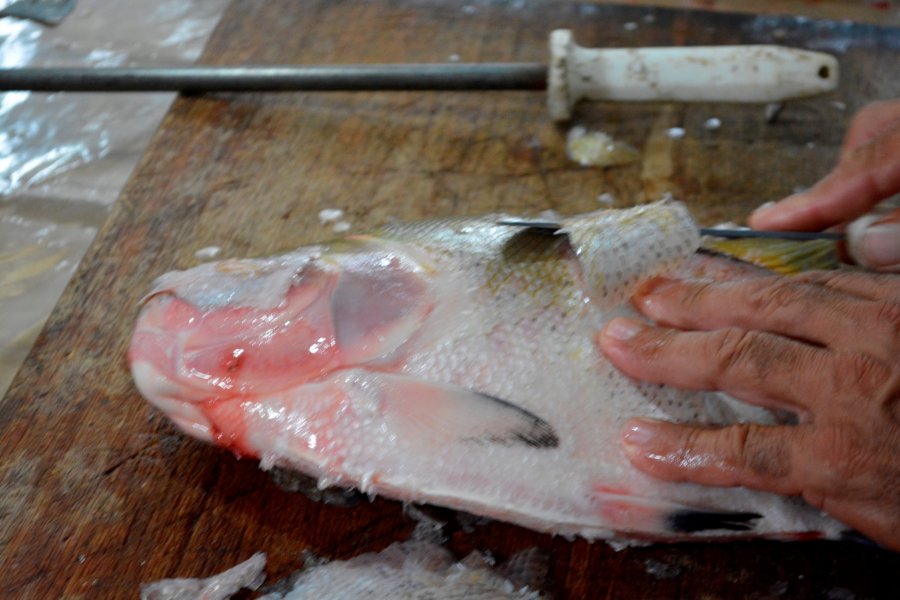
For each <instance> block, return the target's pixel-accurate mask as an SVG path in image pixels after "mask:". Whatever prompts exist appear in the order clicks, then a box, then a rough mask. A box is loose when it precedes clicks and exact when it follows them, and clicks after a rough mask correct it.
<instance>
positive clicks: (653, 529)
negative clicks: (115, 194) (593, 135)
mask: <svg viewBox="0 0 900 600" xmlns="http://www.w3.org/2000/svg"><path fill="white" fill-rule="evenodd" d="M500 218H501V216H499V215H489V216H486V217H480V218H453V219H443V220H435V221H427V222H421V223H411V224H395V225H388V226H385V227H383V228H381V229H378V230H376V231H373V232H371V233H369V234H367V235H354V236H349V237H347V238H345V239H342V240H338V241H334V242H330V243H325V244H320V245H315V246H311V247H307V248H302V249H300V250H297V251H296V252H292V253H289V254H285V255H283V256H278V257H275V258H268V259H257V260H225V261H221V262H218V263H207V264H203V265H200V266H198V267H195V268H193V269H189V270H186V271H176V272H172V273H168V274H166V275H163V276H162V277H160V278H159V280H158V281H157V283H156V286H155V289H154V290H153V291H152V293H151V294H150V295H149V296H148V297H147V298H146V300H145V302H144V306H143V309H142V312H141V314H140V317H139V319H138V322H137V326H136V331H135V333H134V337H133V340H132V343H131V348H130V351H129V361H130V365H131V370H132V373H133V376H134V380H135V382H136V384H137V387H138V389H139V390H140V392H141V393H142V394H143V395H144V396H145V397H146V398H147V399H148V400H149V401H150V402H151V403H153V404H154V405H155V406H157V407H158V408H159V409H161V410H162V411H164V412H165V413H166V414H167V415H168V416H169V417H170V418H171V419H172V421H174V423H175V424H176V425H177V426H178V427H180V428H181V429H182V430H183V431H185V432H186V433H188V434H190V435H193V436H195V437H197V438H200V439H202V440H206V441H208V442H212V443H215V444H219V445H221V446H224V447H226V448H229V449H231V450H232V451H233V452H235V453H236V454H238V455H241V456H253V457H258V458H259V459H260V464H261V466H262V468H264V469H269V468H271V467H273V466H279V467H286V468H289V469H295V470H298V471H302V472H303V473H306V474H308V475H312V476H314V477H317V478H318V479H319V483H320V485H321V486H323V487H324V486H330V485H338V486H346V487H355V488H358V489H360V490H362V491H364V492H367V493H370V494H376V493H377V494H384V495H386V496H390V497H392V498H397V499H401V500H406V501H413V502H423V503H432V504H437V505H443V506H447V507H451V508H455V509H460V510H465V511H468V512H471V513H475V514H478V515H483V516H488V517H492V518H495V519H500V520H504V521H510V522H514V523H518V524H520V525H524V526H526V527H529V528H533V529H536V530H541V531H547V532H552V533H557V534H563V535H569V536H584V537H586V538H610V537H615V536H625V537H631V538H644V539H655V540H676V539H684V538H690V537H703V538H711V537H732V536H753V537H760V536H761V537H777V538H786V539H793V538H797V539H799V538H802V539H808V538H816V537H820V538H835V537H839V536H840V535H841V533H842V531H843V530H844V527H843V526H841V525H840V524H839V523H838V522H836V521H834V520H832V519H831V518H828V517H827V516H825V515H823V514H822V513H820V512H819V511H817V510H815V509H813V508H811V507H809V506H807V505H806V504H804V503H803V502H802V501H801V500H799V499H796V498H786V497H781V496H777V495H774V494H769V493H764V492H758V491H752V490H747V489H743V488H715V487H706V486H700V485H695V484H688V483H674V482H663V481H658V480H655V479H652V478H650V477H648V476H645V475H644V474H642V473H640V472H639V471H637V470H636V469H634V468H633V467H632V466H631V464H630V463H629V462H628V460H627V459H626V457H625V455H624V453H623V451H622V450H621V449H620V446H619V442H618V434H619V429H620V428H621V426H622V425H623V423H624V422H625V421H626V420H627V419H628V418H630V417H634V416H646V417H652V418H661V419H668V420H672V421H681V422H699V423H707V424H725V423H735V422H741V421H752V422H756V423H763V424H766V423H774V422H776V417H775V416H774V415H773V414H772V413H770V412H769V411H766V410H763V409H761V408H757V407H753V406H750V405H746V404H743V403H740V402H737V401H736V400H734V399H731V398H728V397H725V396H724V395H722V394H718V393H712V392H688V391H682V390H677V389H674V388H670V387H666V386H660V385H653V384H647V383H642V382H638V381H635V380H632V379H630V378H628V377H627V376H625V375H624V374H622V373H621V372H619V371H618V370H617V369H616V368H614V367H613V366H612V365H611V364H610V363H609V362H608V361H607V360H606V359H605V358H604V356H603V355H602V354H601V352H600V351H599V350H598V348H597V346H596V344H595V336H596V333H597V332H598V331H599V330H600V329H601V328H602V327H603V325H604V324H605V323H606V322H607V321H608V320H609V319H611V318H612V317H614V316H618V315H631V316H635V313H634V312H633V311H632V309H631V308H630V307H629V305H628V299H629V297H630V296H631V295H632V293H633V292H634V290H635V289H636V287H637V286H639V285H640V284H641V283H642V282H644V281H645V280H647V279H649V278H651V277H653V276H656V275H659V274H663V273H682V274H689V275H692V276H710V277H736V276H751V275H752V276H757V275H758V274H759V273H761V272H762V270H761V269H756V268H755V267H749V266H748V267H741V266H738V263H735V262H734V261H730V260H728V259H724V258H715V257H711V256H708V255H705V256H704V255H700V254H697V253H696V251H697V249H698V247H699V245H700V237H699V230H698V227H697V225H696V223H695V222H694V221H693V219H692V217H691V215H690V213H689V211H688V210H687V208H686V207H685V206H684V205H683V204H681V203H678V202H672V201H666V202H659V203H655V204H648V205H643V206H639V207H636V208H632V209H627V210H605V211H599V212H596V213H591V214H587V215H580V216H575V217H571V218H567V219H564V220H563V225H564V229H563V230H562V231H561V232H557V233H556V234H551V233H547V232H542V231H537V230H533V229H517V228H512V227H504V226H502V225H498V224H497V221H498V219H500Z"/></svg>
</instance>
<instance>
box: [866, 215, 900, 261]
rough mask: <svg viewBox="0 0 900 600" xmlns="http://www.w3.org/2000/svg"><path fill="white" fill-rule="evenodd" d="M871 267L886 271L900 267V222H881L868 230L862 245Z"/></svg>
mask: <svg viewBox="0 0 900 600" xmlns="http://www.w3.org/2000/svg"><path fill="white" fill-rule="evenodd" d="M860 246H861V253H862V255H863V258H864V259H865V262H866V263H868V264H869V265H871V266H873V267H875V268H879V269H885V268H890V267H897V266H900V222H897V221H888V222H884V221H882V222H880V223H876V224H875V225H872V226H871V227H869V228H867V229H866V231H865V233H863V238H862V241H861V243H860Z"/></svg>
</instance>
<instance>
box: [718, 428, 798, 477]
mask: <svg viewBox="0 0 900 600" xmlns="http://www.w3.org/2000/svg"><path fill="white" fill-rule="evenodd" d="M761 429H762V427H761V426H759V425H754V424H740V425H735V426H734V427H733V428H732V432H733V433H732V448H733V452H734V454H733V461H734V463H735V466H736V467H737V468H739V469H742V470H745V471H747V472H749V473H750V474H752V475H753V476H754V477H757V478H762V479H781V478H784V477H786V476H787V475H788V474H789V473H790V455H789V453H788V452H787V447H786V444H785V443H784V441H783V440H782V439H781V438H777V437H774V436H765V435H762V433H763V432H762V431H761Z"/></svg>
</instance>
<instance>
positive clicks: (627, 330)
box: [604, 317, 643, 341]
mask: <svg viewBox="0 0 900 600" xmlns="http://www.w3.org/2000/svg"><path fill="white" fill-rule="evenodd" d="M641 329H643V326H642V325H640V324H639V323H638V322H637V321H634V320H632V319H625V318H623V317H616V318H615V319H613V320H612V321H610V322H609V324H608V325H607V326H606V330H605V331H604V333H605V334H606V335H607V336H608V337H611V338H613V339H615V340H622V341H626V340H630V339H631V338H633V337H634V336H636V335H637V334H638V332H640V330H641Z"/></svg>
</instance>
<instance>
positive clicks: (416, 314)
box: [331, 259, 433, 364]
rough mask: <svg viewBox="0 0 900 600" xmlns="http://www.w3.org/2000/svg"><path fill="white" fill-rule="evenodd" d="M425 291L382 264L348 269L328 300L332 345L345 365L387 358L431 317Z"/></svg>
mask: <svg viewBox="0 0 900 600" xmlns="http://www.w3.org/2000/svg"><path fill="white" fill-rule="evenodd" d="M432 308H433V305H432V303H431V302H430V301H429V299H428V285H427V284H426V282H425V281H424V280H423V279H422V278H421V276H420V275H419V274H418V273H415V272H414V271H412V270H410V269H409V268H408V266H407V265H405V264H403V263H397V262H394V261H391V260H388V259H383V260H377V261H375V260H372V261H368V262H360V263H359V264H349V265H347V266H346V268H345V270H344V271H343V272H342V273H341V275H340V278H339V279H338V282H337V286H336V288H335V290H334V293H333V294H332V298H331V311H332V319H333V321H334V328H335V336H336V341H337V345H338V347H339V348H340V350H341V354H342V355H343V356H344V360H345V362H346V363H347V364H363V363H366V362H370V361H373V360H377V359H379V358H382V359H383V358H387V357H389V356H390V354H391V353H392V352H393V351H394V350H396V349H397V348H399V347H400V346H402V345H403V344H404V343H405V342H406V341H407V340H408V339H409V338H410V337H412V336H413V335H414V334H415V332H416V331H418V330H419V327H420V326H421V324H422V323H423V321H424V320H425V318H426V317H427V316H428V314H429V313H430V312H431V309H432Z"/></svg>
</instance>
